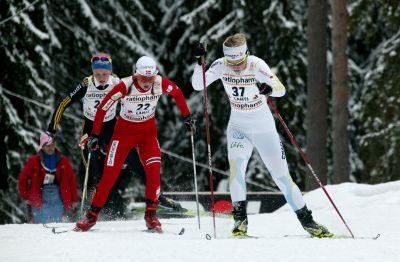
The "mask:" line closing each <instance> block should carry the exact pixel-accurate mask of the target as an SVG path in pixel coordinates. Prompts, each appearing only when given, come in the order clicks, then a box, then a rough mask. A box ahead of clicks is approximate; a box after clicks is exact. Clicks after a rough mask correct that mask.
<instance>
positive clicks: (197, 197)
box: [190, 128, 200, 229]
mask: <svg viewBox="0 0 400 262" xmlns="http://www.w3.org/2000/svg"><path fill="white" fill-rule="evenodd" d="M193 133H194V131H193V128H190V139H191V141H192V157H193V174H194V190H195V192H196V205H197V221H198V223H199V229H200V209H199V193H198V190H197V172H196V157H195V155H194V139H193Z"/></svg>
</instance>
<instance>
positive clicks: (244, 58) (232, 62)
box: [224, 54, 249, 66]
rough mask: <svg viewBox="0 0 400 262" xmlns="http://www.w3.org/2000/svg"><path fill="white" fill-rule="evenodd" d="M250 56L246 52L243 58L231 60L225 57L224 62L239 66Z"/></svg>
mask: <svg viewBox="0 0 400 262" xmlns="http://www.w3.org/2000/svg"><path fill="white" fill-rule="evenodd" d="M248 56H249V54H246V55H245V56H244V57H243V58H242V59H240V60H238V61H229V60H228V59H226V58H225V57H224V62H225V64H227V65H230V66H237V65H240V64H241V63H243V62H244V61H246V59H247V57H248Z"/></svg>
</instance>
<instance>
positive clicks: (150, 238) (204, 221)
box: [0, 181, 400, 262]
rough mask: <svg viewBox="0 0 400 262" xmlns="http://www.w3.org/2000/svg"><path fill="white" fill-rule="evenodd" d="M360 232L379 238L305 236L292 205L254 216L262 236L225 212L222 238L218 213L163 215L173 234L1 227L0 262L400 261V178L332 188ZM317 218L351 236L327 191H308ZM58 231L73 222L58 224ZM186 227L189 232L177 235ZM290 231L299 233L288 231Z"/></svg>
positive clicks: (104, 226)
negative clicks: (235, 232)
mask: <svg viewBox="0 0 400 262" xmlns="http://www.w3.org/2000/svg"><path fill="white" fill-rule="evenodd" d="M327 191H328V192H329V194H330V195H331V197H332V199H333V201H335V203H336V205H337V207H338V208H339V210H340V212H341V213H342V215H343V217H344V219H345V220H346V222H347V223H348V225H349V227H350V228H351V230H352V231H353V233H354V234H355V236H356V237H372V236H375V235H377V234H378V233H379V234H381V237H380V238H379V239H377V240H373V239H369V238H368V239H361V238H359V239H313V238H307V237H302V236H305V235H306V234H305V232H304V231H303V229H302V228H301V227H300V225H299V223H298V221H297V219H296V218H295V216H294V214H293V212H292V211H291V210H290V208H289V207H288V206H287V205H285V206H284V207H282V208H281V209H279V210H277V211H276V212H274V213H270V214H258V215H250V216H249V234H251V235H257V236H259V238H258V239H230V238H228V236H229V235H230V229H231V226H232V219H230V218H224V217H217V218H216V228H217V239H214V238H213V239H211V240H207V239H206V237H205V235H206V234H210V235H211V236H213V229H212V228H213V227H212V218H211V217H207V216H202V217H201V226H202V229H201V230H198V226H197V218H196V217H195V218H185V219H161V223H162V224H163V228H164V230H165V231H166V233H165V234H161V235H160V234H150V233H145V232H142V230H144V229H145V227H144V221H143V220H142V219H138V220H130V221H116V222H115V221H114V222H99V223H98V224H97V225H95V227H94V229H95V230H94V231H92V232H86V233H76V232H68V233H64V234H59V235H55V234H52V233H51V230H50V229H47V228H44V227H43V226H42V225H29V224H23V225H17V224H12V225H2V226H0V242H1V247H0V261H7V262H13V261H41V262H47V261H49V262H50V261H51V262H53V261H96V262H97V261H108V262H110V261H118V262H123V261H146V262H151V261H157V262H169V261H171V262H172V261H173V262H177V261H191V262H196V261H201V262H211V261H219V262H222V261H229V262H236V261H240V262H243V261H251V262H256V261H291V262H292V261H297V262H298V261H300V262H301V261H307V262H308V261H318V262H323V261H327V262H337V261H351V262H355V261H363V262H367V261H374V262H377V261H385V262H391V261H393V262H394V261H398V258H399V255H400V251H399V248H398V245H399V243H400V227H399V217H400V209H399V207H400V181H397V182H390V183H384V184H379V185H362V184H354V183H344V184H340V185H335V186H327ZM304 197H305V200H306V202H307V205H308V206H309V207H310V208H311V209H312V210H313V215H314V218H315V219H316V220H317V221H319V222H321V223H322V224H324V225H326V226H327V227H328V228H329V229H330V230H331V231H333V232H334V233H336V234H339V235H349V234H348V232H347V230H346V228H345V226H344V225H343V223H342V222H341V220H340V219H339V216H338V215H337V214H336V212H335V211H334V209H333V207H332V205H331V204H330V203H329V201H328V199H327V198H326V197H325V195H324V193H323V191H322V190H321V189H317V190H314V191H312V192H310V193H308V194H306V195H305V196H304ZM57 226H61V228H58V229H57V230H63V229H64V230H66V229H71V228H72V227H73V226H74V225H73V224H58V225H57ZM182 227H184V228H185V229H186V232H185V234H184V235H181V236H179V235H177V233H178V232H179V231H180V229H181V228H182ZM284 235H291V236H290V237H284Z"/></svg>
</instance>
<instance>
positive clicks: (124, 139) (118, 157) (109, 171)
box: [74, 134, 137, 231]
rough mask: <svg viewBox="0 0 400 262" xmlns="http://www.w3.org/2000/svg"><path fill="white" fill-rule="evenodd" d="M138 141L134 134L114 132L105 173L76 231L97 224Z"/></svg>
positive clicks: (84, 229) (85, 229) (105, 163)
mask: <svg viewBox="0 0 400 262" xmlns="http://www.w3.org/2000/svg"><path fill="white" fill-rule="evenodd" d="M136 141H137V140H136V139H135V137H132V136H124V135H119V134H114V136H113V137H112V139H111V143H110V146H109V147H108V151H107V157H106V160H105V162H104V174H103V176H102V178H101V179H100V182H99V184H98V185H97V187H96V192H95V194H94V196H93V199H92V204H91V207H90V209H89V211H88V212H87V213H86V215H85V217H84V218H83V219H82V220H80V221H79V222H78V223H77V224H76V227H75V229H74V230H75V231H88V230H89V229H90V228H92V227H93V226H94V225H95V224H96V221H97V218H98V215H99V213H100V210H101V208H102V207H103V206H104V204H105V202H106V201H107V198H108V195H109V192H110V190H111V188H112V187H113V186H114V184H115V182H116V180H117V178H118V176H119V172H120V170H121V167H122V164H123V162H124V160H125V158H126V156H127V154H128V152H129V150H130V149H131V147H132V146H133V145H134V144H135V143H136Z"/></svg>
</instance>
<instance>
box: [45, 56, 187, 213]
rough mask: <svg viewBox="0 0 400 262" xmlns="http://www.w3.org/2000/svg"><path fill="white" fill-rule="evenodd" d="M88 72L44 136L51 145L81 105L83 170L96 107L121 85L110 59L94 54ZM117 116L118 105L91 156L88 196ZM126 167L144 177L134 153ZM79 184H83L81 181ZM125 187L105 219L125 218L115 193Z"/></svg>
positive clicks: (110, 204) (111, 201) (113, 199)
mask: <svg viewBox="0 0 400 262" xmlns="http://www.w3.org/2000/svg"><path fill="white" fill-rule="evenodd" d="M91 68H92V71H93V74H92V75H90V76H88V77H85V78H84V79H83V81H82V82H81V83H80V84H79V85H78V86H76V87H74V88H73V89H71V90H70V91H69V92H68V95H67V96H66V97H64V98H63V99H62V100H61V102H60V103H59V104H58V106H57V107H56V109H55V111H54V113H53V116H52V118H51V120H50V123H49V126H48V128H47V131H46V133H45V135H47V138H48V141H51V140H52V138H53V137H54V136H55V135H56V131H57V127H58V125H59V123H60V121H61V117H62V115H63V113H64V111H65V110H66V109H67V108H68V107H69V106H71V105H72V104H73V103H75V102H77V101H82V102H83V121H82V127H81V142H80V146H81V148H82V160H83V164H84V166H86V165H87V159H88V153H89V152H88V149H87V147H86V139H87V136H88V134H90V132H91V130H92V127H93V121H94V117H95V114H96V111H97V107H98V106H99V104H100V102H101V100H102V99H103V98H104V97H105V96H106V94H108V92H109V91H110V90H111V89H112V88H113V87H114V85H115V84H117V83H119V81H120V79H119V78H118V77H117V76H116V75H114V74H113V73H112V59H111V57H110V56H109V55H107V54H104V53H100V54H94V55H93V56H92V58H91ZM116 116H117V104H114V105H113V107H112V108H111V109H110V110H109V111H108V112H107V114H106V116H105V119H104V123H103V126H102V129H101V132H100V134H99V144H100V148H101V150H98V151H96V152H93V153H92V156H91V163H90V166H89V177H88V185H87V187H88V192H90V194H92V193H93V192H94V189H95V186H96V184H97V183H98V182H99V180H100V177H101V175H102V173H103V163H104V159H105V152H106V151H107V146H108V144H109V141H110V139H111V136H112V134H113V132H114V126H115V123H116ZM126 166H127V167H126V169H133V170H134V172H135V173H138V174H139V175H140V176H141V177H144V176H145V174H144V169H143V166H142V165H141V163H140V160H139V157H138V155H137V152H136V150H131V152H130V154H129V158H128V160H127V162H126ZM80 184H83V177H82V181H81V183H80ZM123 184H124V185H123ZM125 184H127V183H126V181H118V183H117V185H116V186H115V187H113V188H112V189H111V191H110V195H109V198H108V201H107V204H106V206H105V208H104V209H105V211H106V213H107V219H117V218H121V217H124V214H125V206H124V203H123V199H122V196H121V194H120V193H119V192H118V189H124V188H125V187H124V186H125ZM118 185H119V187H118ZM161 199H166V200H165V201H164V202H166V203H165V204H164V205H166V206H168V207H175V208H180V205H179V203H177V202H175V201H173V200H171V199H169V198H165V197H164V198H161Z"/></svg>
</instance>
